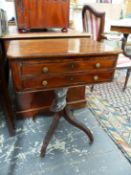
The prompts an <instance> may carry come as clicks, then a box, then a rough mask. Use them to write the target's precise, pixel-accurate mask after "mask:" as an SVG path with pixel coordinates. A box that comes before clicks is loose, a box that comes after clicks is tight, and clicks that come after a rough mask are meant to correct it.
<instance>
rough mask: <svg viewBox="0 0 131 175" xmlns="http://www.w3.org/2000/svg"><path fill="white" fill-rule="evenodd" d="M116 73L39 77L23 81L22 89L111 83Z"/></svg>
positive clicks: (48, 88)
mask: <svg viewBox="0 0 131 175" xmlns="http://www.w3.org/2000/svg"><path fill="white" fill-rule="evenodd" d="M113 75H114V71H113V70H110V71H101V72H92V73H82V74H79V73H78V74H67V75H66V74H63V75H62V74H61V75H57V76H48V77H46V78H45V77H44V76H39V77H35V78H26V79H25V80H23V81H22V82H21V83H22V89H23V90H26V89H31V90H35V89H46V90H50V89H53V88H60V87H66V86H73V85H74V86H75V85H85V84H92V83H101V82H109V81H111V80H112V79H113Z"/></svg>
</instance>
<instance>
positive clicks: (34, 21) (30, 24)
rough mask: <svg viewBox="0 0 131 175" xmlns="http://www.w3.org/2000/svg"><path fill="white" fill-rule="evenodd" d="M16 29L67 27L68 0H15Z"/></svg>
mask: <svg viewBox="0 0 131 175" xmlns="http://www.w3.org/2000/svg"><path fill="white" fill-rule="evenodd" d="M15 7H16V8H15V9H16V16H17V24H18V29H19V30H20V31H28V30H32V29H48V28H54V27H55V28H62V29H67V28H68V27H69V0H59V1H57V0H15Z"/></svg>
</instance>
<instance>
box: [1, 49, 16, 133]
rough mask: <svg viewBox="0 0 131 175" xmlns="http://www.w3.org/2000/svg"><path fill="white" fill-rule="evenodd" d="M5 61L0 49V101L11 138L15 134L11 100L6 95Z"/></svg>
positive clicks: (6, 72) (6, 71)
mask: <svg viewBox="0 0 131 175" xmlns="http://www.w3.org/2000/svg"><path fill="white" fill-rule="evenodd" d="M5 61H6V60H4V59H3V55H2V50H1V48H0V99H1V106H2V107H3V109H4V110H3V111H4V114H5V119H6V121H7V126H8V130H9V135H10V136H13V135H14V134H15V122H14V116H13V111H12V107H11V100H10V96H9V93H8V77H7V76H8V75H7V74H8V67H7V63H6V62H5Z"/></svg>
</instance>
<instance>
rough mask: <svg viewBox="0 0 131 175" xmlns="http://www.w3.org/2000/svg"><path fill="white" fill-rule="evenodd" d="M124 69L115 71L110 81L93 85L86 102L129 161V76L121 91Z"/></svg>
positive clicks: (130, 140)
mask: <svg viewBox="0 0 131 175" xmlns="http://www.w3.org/2000/svg"><path fill="white" fill-rule="evenodd" d="M125 73H126V72H124V71H117V72H116V74H115V79H114V81H113V82H111V83H104V84H100V85H95V88H94V91H93V92H90V90H89V89H90V87H87V95H88V102H89V104H88V105H89V106H90V108H91V110H92V112H93V113H94V114H95V116H96V117H97V120H98V121H99V123H100V124H101V125H102V127H103V128H104V129H105V131H106V132H107V133H108V135H109V136H110V137H111V138H112V139H113V141H114V142H115V143H116V144H117V146H118V147H119V148H120V150H121V151H122V152H123V153H124V155H125V156H126V158H127V159H128V160H129V161H130V162H131V78H130V80H129V82H128V85H127V88H126V90H125V92H123V91H122V87H123V83H124V79H125Z"/></svg>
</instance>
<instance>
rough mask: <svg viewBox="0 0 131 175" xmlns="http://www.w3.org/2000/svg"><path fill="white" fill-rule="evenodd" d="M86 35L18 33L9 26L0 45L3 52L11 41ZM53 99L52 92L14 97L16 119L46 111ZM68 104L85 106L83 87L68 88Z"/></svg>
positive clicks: (82, 36)
mask: <svg viewBox="0 0 131 175" xmlns="http://www.w3.org/2000/svg"><path fill="white" fill-rule="evenodd" d="M89 37H90V35H89V34H88V33H84V32H83V33H82V32H77V31H73V30H70V29H69V30H68V32H66V33H63V32H61V30H58V31H57V32H56V31H55V32H54V31H53V30H51V31H49V32H32V33H19V32H18V31H17V27H16V26H10V27H9V31H8V33H7V34H6V35H4V36H3V37H1V38H0V41H1V42H0V43H1V45H2V47H3V51H5V54H6V51H7V50H8V43H9V41H12V40H23V39H24V40H28V39H29V40H32V39H35V40H37V39H49V40H50V39H52V38H89ZM78 44H79V43H78ZM53 98H54V92H53V91H42V90H41V91H32V92H28V93H18V94H17V95H16V102H17V104H16V108H15V112H16V115H17V116H16V117H33V116H36V115H37V114H39V113H43V112H44V111H47V110H48V109H49V107H50V105H51V102H52V99H53ZM67 100H68V103H69V104H70V105H72V107H74V108H80V107H84V106H85V104H86V99H85V86H83V87H75V88H70V89H69V92H68V96H67Z"/></svg>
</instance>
